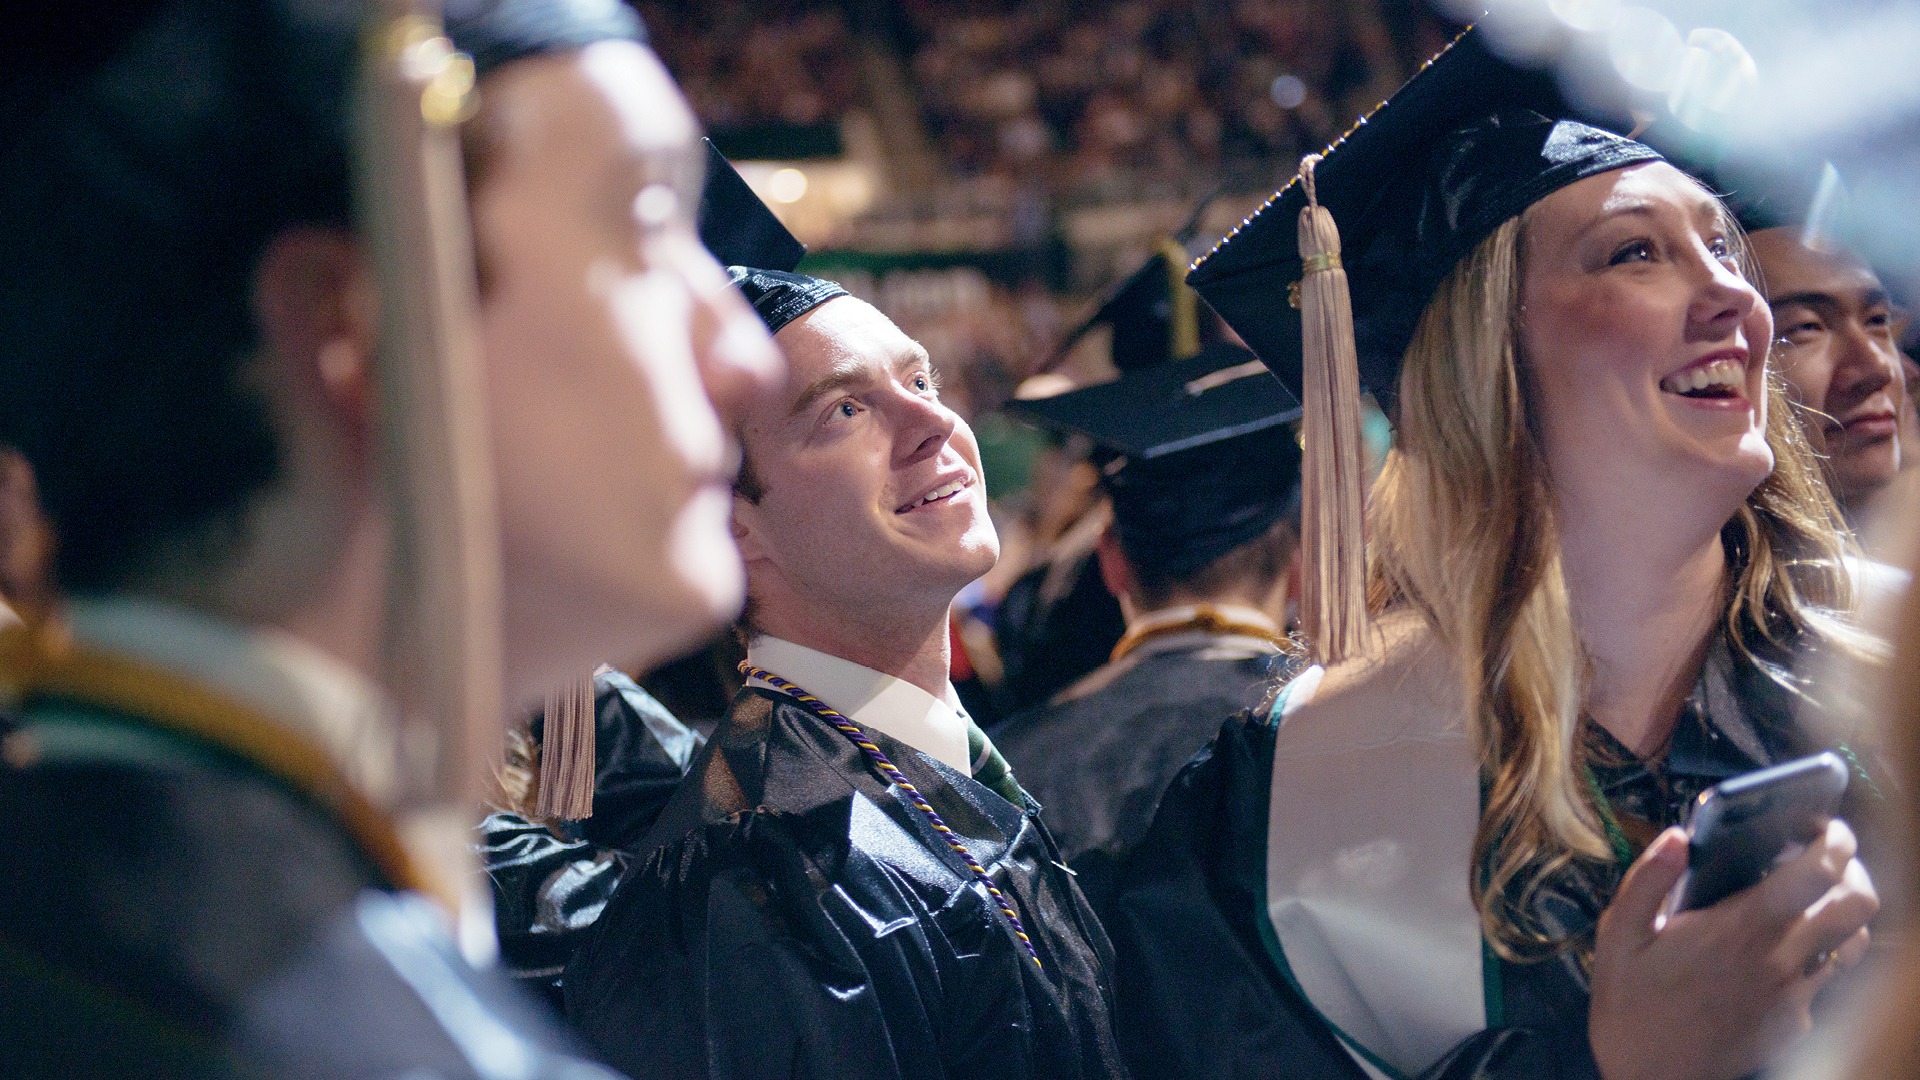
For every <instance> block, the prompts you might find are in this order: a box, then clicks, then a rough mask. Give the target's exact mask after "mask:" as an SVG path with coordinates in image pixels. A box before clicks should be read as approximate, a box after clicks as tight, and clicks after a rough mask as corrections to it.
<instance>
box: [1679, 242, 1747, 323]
mask: <svg viewBox="0 0 1920 1080" xmlns="http://www.w3.org/2000/svg"><path fill="white" fill-rule="evenodd" d="M1699 256H1700V257H1699V266H1700V270H1699V282H1698V287H1697V289H1696V291H1695V294H1694V299H1693V303H1692V305H1691V306H1690V307H1689V309H1688V317H1689V319H1690V320H1691V321H1692V322H1693V323H1694V324H1695V325H1697V326H1701V327H1703V328H1706V329H1708V330H1709V331H1711V332H1715V333H1719V332H1724V331H1725V330H1726V329H1727V328H1728V327H1731V326H1735V325H1738V324H1740V323H1743V322H1745V321H1746V319H1747V316H1749V315H1751V314H1753V312H1754V310H1755V309H1756V308H1760V307H1764V305H1763V304H1762V302H1761V298H1760V293H1759V291H1758V290H1756V289H1755V288H1754V287H1753V285H1752V283H1751V282H1749V281H1747V279H1746V278H1744V277H1742V276H1741V275H1740V273H1739V271H1737V270H1735V269H1734V268H1733V267H1731V266H1728V265H1727V264H1726V263H1725V262H1724V261H1723V260H1721V259H1719V258H1718V257H1715V256H1714V255H1713V254H1712V253H1711V252H1709V251H1707V250H1706V249H1705V248H1704V247H1702V248H1701V249H1700V252H1699Z"/></svg>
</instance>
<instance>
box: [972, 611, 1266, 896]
mask: <svg viewBox="0 0 1920 1080" xmlns="http://www.w3.org/2000/svg"><path fill="white" fill-rule="evenodd" d="M1232 640H1233V639H1230V638H1228V639H1223V638H1221V637H1219V636H1217V635H1214V634H1209V633H1206V632H1204V631H1196V632H1192V633H1186V634H1180V635H1177V636H1169V637H1167V638H1163V639H1157V640H1156V639H1149V640H1148V641H1147V642H1145V643H1144V644H1143V645H1142V646H1141V647H1140V648H1139V649H1138V650H1136V651H1135V652H1133V653H1131V654H1129V655H1127V656H1123V657H1122V658H1121V659H1120V660H1119V661H1117V662H1115V663H1114V664H1112V665H1109V667H1107V668H1102V669H1101V670H1100V671H1098V672H1095V673H1094V674H1093V675H1092V676H1090V677H1089V678H1088V679H1086V680H1083V681H1082V683H1081V684H1079V685H1076V686H1075V687H1072V688H1070V690H1069V691H1068V693H1069V694H1073V693H1074V692H1075V691H1081V692H1080V693H1078V695H1077V696H1070V697H1064V699H1063V700H1056V701H1055V702H1053V703H1049V704H1047V705H1044V706H1040V707H1037V708H1033V709H1029V710H1027V711H1026V712H1023V713H1020V714H1019V715H1017V716H1013V717H1010V718H1009V719H1008V720H1007V721H1006V722H1004V723H1002V724H1001V725H999V726H998V727H996V728H994V729H993V732H992V735H993V741H994V745H996V746H998V747H999V748H1000V752H1001V754H1003V755H1005V757H1006V759H1007V762H1008V763H1009V764H1010V765H1012V766H1013V769H1014V773H1015V774H1016V775H1018V776H1019V777H1020V782H1021V784H1023V785H1025V787H1026V789H1027V790H1028V791H1030V792H1032V793H1033V797H1034V798H1035V799H1037V800H1039V803H1040V805H1041V806H1042V807H1044V808H1045V813H1046V819H1047V828H1048V829H1050V830H1051V831H1052V832H1053V837H1054V840H1055V841H1056V842H1057V843H1058V844H1059V845H1060V851H1061V853H1062V854H1064V855H1065V856H1066V861H1067V864H1068V865H1069V866H1071V867H1073V869H1074V872H1075V873H1076V874H1078V875H1079V878H1078V880H1079V884H1080V890H1081V891H1082V892H1084V893H1085V894H1086V896H1087V900H1088V901H1089V902H1091V903H1092V904H1093V908H1094V911H1096V912H1098V913H1099V914H1100V916H1101V918H1102V919H1105V918H1107V917H1108V905H1109V904H1110V903H1111V900H1112V897H1113V893H1114V890H1115V884H1116V883H1115V877H1114V875H1115V872H1116V870H1117V868H1118V866H1119V863H1120V861H1121V859H1122V858H1123V857H1125V855H1126V854H1127V853H1128V852H1129V851H1131V850H1132V849H1133V848H1134V847H1135V846H1137V845H1138V844H1139V843H1140V841H1141V840H1142V839H1143V838H1144V837H1145V836H1146V833H1147V826H1148V825H1149V824H1150V823H1151V822H1152V820H1153V813H1154V810H1155V809H1156V808H1157V807H1158V806H1159V805H1160V796H1161V795H1162V794H1163V793H1164V792H1165V791H1166V790H1167V785H1168V784H1170V783H1172V782H1173V778H1174V776H1175V775H1176V774H1178V773H1179V771H1180V769H1181V767H1182V766H1184V765H1186V763H1187V762H1188V761H1190V760H1191V759H1192V758H1193V756H1194V755H1195V754H1196V753H1198V752H1199V751H1200V750H1201V749H1202V748H1203V747H1205V746H1206V745H1207V743H1208V741H1209V740H1211V739H1212V738H1213V736H1214V733H1215V732H1217V731H1219V730H1220V724H1221V721H1223V720H1225V719H1226V718H1227V717H1230V716H1233V715H1235V714H1236V713H1241V712H1244V711H1246V710H1247V709H1249V708H1252V707H1253V706H1255V705H1258V704H1259V703H1260V702H1261V701H1262V700H1263V699H1264V698H1266V697H1267V696H1269V695H1270V694H1271V693H1272V691H1273V690H1274V689H1276V688H1277V685H1278V683H1277V677H1278V673H1279V672H1280V671H1282V670H1283V669H1284V663H1285V660H1284V658H1283V657H1279V656H1275V655H1270V654H1266V653H1259V652H1255V651H1253V650H1250V649H1247V648H1245V647H1242V646H1236V645H1233V644H1231V642H1232ZM1095 682H1097V683H1098V685H1097V686H1096V687H1090V686H1088V684H1089V683H1095Z"/></svg>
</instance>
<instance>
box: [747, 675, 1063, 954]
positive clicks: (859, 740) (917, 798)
mask: <svg viewBox="0 0 1920 1080" xmlns="http://www.w3.org/2000/svg"><path fill="white" fill-rule="evenodd" d="M740 673H741V674H742V675H745V676H746V677H747V678H749V679H758V680H760V681H761V682H764V683H766V684H767V685H768V686H771V687H773V688H774V689H775V690H778V691H780V692H781V693H783V694H785V695H787V696H788V697H790V698H792V699H793V700H794V701H796V702H798V703H799V704H800V706H801V707H802V708H804V709H806V710H807V711H808V712H810V713H812V714H813V715H815V716H817V717H819V718H820V719H822V720H824V721H826V722H827V723H828V724H831V725H832V726H833V727H834V729H835V730H837V731H839V732H840V734H842V735H845V736H846V737H847V739H848V740H849V741H851V742H852V743H853V745H855V746H857V747H859V748H860V749H861V750H862V751H863V752H865V754H866V755H867V758H868V760H870V761H872V762H873V766H874V768H876V769H879V770H880V775H881V776H882V777H884V778H885V779H886V780H887V781H888V782H890V783H892V784H895V785H897V786H898V787H899V788H900V790H901V791H904V792H906V795H907V799H908V800H909V801H910V802H912V803H913V805H914V806H915V807H917V808H918V809H919V810H920V813H921V814H923V815H924V816H925V817H926V819H927V822H928V824H930V825H932V826H933V830H934V831H935V832H937V833H939V834H940V838H941V839H942V840H945V841H946V842H947V846H948V847H950V848H952V849H953V851H954V854H956V855H958V856H960V861H962V862H964V863H966V864H967V869H968V870H970V871H972V872H973V878H974V880H975V881H978V882H979V883H980V884H981V885H982V886H984V887H985V888H986V890H987V895H989V896H991V897H993V901H994V903H995V904H997V905H998V906H999V908H1000V913H1001V914H1002V915H1005V916H1006V917H1007V922H1008V923H1009V924H1010V925H1012V927H1013V934H1014V936H1015V937H1017V938H1019V939H1020V945H1021V947H1022V948H1024V949H1026V951H1027V957H1028V958H1029V959H1031V960H1032V961H1033V966H1034V967H1037V968H1039V969H1040V970H1041V971H1045V970H1046V965H1044V964H1042V963H1041V962H1040V954H1039V953H1037V952H1035V951H1034V949H1033V939H1032V938H1031V937H1028V936H1027V928H1026V925H1025V924H1023V923H1022V922H1021V921H1020V914H1019V913H1018V912H1016V911H1014V910H1013V903H1012V901H1009V900H1008V899H1007V897H1006V894H1005V893H1002V892H1001V891H1000V887H999V886H998V885H995V884H994V883H993V879H992V878H991V877H988V876H987V871H986V869H985V868H984V867H982V866H981V865H980V862H979V860H977V859H975V858H974V857H973V853H972V852H970V851H968V850H967V846H966V845H965V844H963V843H961V842H960V836H959V834H958V833H956V832H954V831H953V830H952V829H951V828H949V827H948V826H947V823H946V822H945V821H942V820H941V819H940V812H939V811H937V810H935V809H934V808H933V807H932V806H931V805H930V804H929V803H928V802H927V800H926V798H925V797H924V796H922V795H921V794H920V789H919V788H917V787H914V786H913V781H911V780H908V779H907V777H906V774H905V773H903V772H901V771H900V769H899V767H898V766H896V765H895V764H894V763H893V762H892V761H889V760H888V759H887V755H886V752H885V751H884V750H881V749H880V748H879V747H878V746H875V745H874V742H873V740H872V739H869V738H867V733H866V732H864V731H861V730H860V729H859V728H858V727H856V726H855V725H854V723H853V721H851V720H849V719H847V718H846V717H845V716H844V715H842V714H841V713H840V712H838V711H836V710H835V709H833V708H832V707H830V706H829V705H827V703H826V702H824V701H821V700H820V699H819V698H817V697H814V696H813V695H812V694H809V693H807V692H806V691H805V690H802V689H800V688H799V687H798V686H795V685H794V684H793V683H790V682H788V681H787V680H785V679H783V678H781V677H780V676H778V675H775V674H774V673H773V672H771V671H767V670H766V669H764V668H758V667H754V666H753V665H751V664H748V663H745V662H742V663H741V665H740Z"/></svg>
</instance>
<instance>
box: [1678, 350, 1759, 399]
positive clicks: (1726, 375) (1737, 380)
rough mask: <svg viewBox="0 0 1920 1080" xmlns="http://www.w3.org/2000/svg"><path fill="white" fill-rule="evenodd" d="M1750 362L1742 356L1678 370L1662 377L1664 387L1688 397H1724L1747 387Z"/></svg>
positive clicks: (1737, 393)
mask: <svg viewBox="0 0 1920 1080" xmlns="http://www.w3.org/2000/svg"><path fill="white" fill-rule="evenodd" d="M1746 383H1747V366H1746V365H1745V364H1742V363H1741V362H1740V361H1738V360H1733V359H1720V360H1713V361H1709V362H1708V363H1705V364H1695V365H1694V366H1692V367H1689V368H1685V369H1682V370H1680V371H1676V372H1674V373H1673V374H1671V375H1669V376H1667V377H1666V378H1664V379H1661V380H1660V389H1662V390H1665V391H1666V392H1667V393H1669V394H1680V395H1682V396H1685V397H1711V398H1724V397H1734V396H1737V395H1739V394H1740V393H1741V392H1742V391H1744V390H1745V389H1746Z"/></svg>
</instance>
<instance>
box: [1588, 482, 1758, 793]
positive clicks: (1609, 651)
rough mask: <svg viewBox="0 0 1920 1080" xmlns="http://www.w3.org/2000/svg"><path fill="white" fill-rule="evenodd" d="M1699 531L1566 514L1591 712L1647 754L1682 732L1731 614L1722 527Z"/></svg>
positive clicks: (1626, 743)
mask: <svg viewBox="0 0 1920 1080" xmlns="http://www.w3.org/2000/svg"><path fill="white" fill-rule="evenodd" d="M1699 532H1700V531H1699V530H1672V531H1668V530H1663V529H1660V528H1658V527H1649V523H1648V521H1647V518H1646V517H1645V516H1637V515H1636V516H1634V517H1625V516H1621V515H1592V516H1589V517H1586V518H1584V519H1583V518H1579V517H1573V518H1572V519H1571V520H1569V519H1568V516H1567V515H1563V527H1562V532H1561V541H1560V548H1561V559H1562V565H1563V568H1564V573H1565V576H1566V582H1567V594H1568V601H1569V604H1570V606H1571V609H1572V615H1573V622H1574V628H1575V630H1576V631H1577V632H1578V633H1579V635H1580V640H1581V643H1582V644H1583V645H1584V646H1585V648H1586V653H1587V657H1588V658H1589V659H1590V660H1591V661H1592V664H1593V681H1592V685H1591V686H1590V688H1589V689H1588V691H1587V712H1588V715H1590V716H1591V717H1592V718H1593V720H1594V722H1595V723H1597V724H1599V725H1600V726H1601V727H1602V728H1605V729H1606V731H1607V733H1608V734H1610V735H1612V736H1613V737H1614V738H1616V739H1618V740H1619V741H1620V742H1621V744H1622V745H1624V746H1626V747H1627V748H1628V749H1630V750H1632V751H1633V752H1634V753H1635V754H1636V755H1638V756H1640V757H1642V758H1646V757H1653V756H1657V755H1658V754H1659V753H1660V752H1661V750H1662V749H1663V748H1664V747H1665V746H1666V744H1667V741H1668V739H1669V738H1670V737H1671V736H1672V734H1673V726H1674V722H1675V720H1677V719H1678V717H1679V714H1680V707H1681V705H1682V704H1684V703H1685V701H1686V699H1687V696H1688V694H1689V693H1691V692H1692V689H1693V686H1694V683H1695V682H1696V680H1697V679H1698V678H1699V674H1700V667H1701V664H1702V663H1703V662H1704V660H1705V656H1706V651H1707V645H1708V643H1709V641H1710V640H1711V638H1712V634H1713V631H1714V628H1715V626H1716V625H1717V624H1718V622H1719V621H1720V618H1721V616H1722V614H1723V613H1724V611H1725V607H1726V604H1725V599H1724V598H1725V595H1726V593H1725V581H1726V574H1727V565H1726V553H1725V551H1724V549H1723V548H1722V547H1721V545H1720V537H1719V533H1718V531H1717V530H1715V531H1712V532H1708V533H1706V535H1704V536H1703V535H1699Z"/></svg>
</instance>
